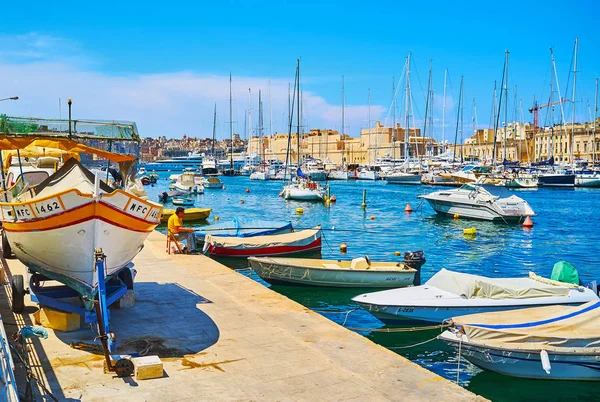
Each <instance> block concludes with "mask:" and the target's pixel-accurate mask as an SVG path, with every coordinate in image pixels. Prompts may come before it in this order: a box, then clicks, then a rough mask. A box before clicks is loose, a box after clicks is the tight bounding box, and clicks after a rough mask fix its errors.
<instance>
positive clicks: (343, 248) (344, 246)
mask: <svg viewBox="0 0 600 402" xmlns="http://www.w3.org/2000/svg"><path fill="white" fill-rule="evenodd" d="M347 250H348V246H347V245H346V243H342V244H340V251H341V252H342V253H345V252H346V251H347Z"/></svg>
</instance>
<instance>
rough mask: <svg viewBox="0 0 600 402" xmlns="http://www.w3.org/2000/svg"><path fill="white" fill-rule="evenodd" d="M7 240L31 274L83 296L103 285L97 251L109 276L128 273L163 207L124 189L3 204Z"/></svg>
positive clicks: (69, 193) (74, 191)
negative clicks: (100, 254) (53, 281)
mask: <svg viewBox="0 0 600 402" xmlns="http://www.w3.org/2000/svg"><path fill="white" fill-rule="evenodd" d="M0 212H1V215H2V225H3V227H4V230H5V233H6V236H7V240H8V242H9V243H10V246H11V248H12V250H13V252H14V253H15V255H16V256H17V258H18V259H19V260H21V262H23V263H24V264H25V265H26V266H27V267H28V268H30V270H31V271H34V272H38V273H40V274H42V275H44V276H46V277H48V278H50V279H54V280H58V281H60V282H62V283H64V284H66V285H67V286H69V287H71V288H73V289H75V290H76V291H77V292H79V293H80V294H81V295H82V296H87V297H93V295H94V292H95V289H96V287H97V285H98V275H97V272H96V270H95V269H94V267H95V264H94V250H96V249H98V248H100V249H102V250H103V252H104V254H106V264H105V267H106V275H107V277H110V276H112V275H115V274H116V273H118V272H119V271H120V270H121V269H123V268H124V267H125V266H126V265H127V264H129V263H130V262H131V260H132V259H133V258H134V257H135V256H136V255H137V254H138V253H139V251H140V250H141V249H142V247H143V244H144V241H145V240H146V238H147V237H148V235H149V234H150V232H151V231H152V230H153V229H154V228H155V227H156V225H158V223H159V222H160V215H161V213H162V205H159V204H155V203H152V202H150V201H146V200H143V199H141V198H138V197H136V196H134V195H132V194H129V193H127V192H125V191H122V190H114V191H113V192H111V193H102V194H99V195H98V196H95V195H94V194H86V193H85V192H81V191H79V190H77V189H70V190H67V191H64V192H61V193H56V194H52V195H51V196H48V197H42V198H39V199H36V198H33V199H31V200H29V201H26V202H11V203H0Z"/></svg>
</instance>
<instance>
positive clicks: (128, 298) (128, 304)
mask: <svg viewBox="0 0 600 402" xmlns="http://www.w3.org/2000/svg"><path fill="white" fill-rule="evenodd" d="M133 306H135V292H134V291H133V289H129V290H128V291H127V293H125V294H124V295H123V297H121V298H120V299H119V308H132V307H133Z"/></svg>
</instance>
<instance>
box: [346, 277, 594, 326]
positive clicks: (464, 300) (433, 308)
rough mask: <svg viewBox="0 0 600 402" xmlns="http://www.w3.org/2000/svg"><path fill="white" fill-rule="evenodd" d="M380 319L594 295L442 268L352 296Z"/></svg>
mask: <svg viewBox="0 0 600 402" xmlns="http://www.w3.org/2000/svg"><path fill="white" fill-rule="evenodd" d="M352 300H353V301H355V302H356V303H358V304H359V305H360V306H361V307H362V308H364V309H365V310H367V311H369V312H370V313H371V314H373V315H374V316H375V317H377V318H378V319H379V320H381V321H383V322H385V323H390V324H393V323H400V324H401V323H405V322H407V321H423V322H433V323H436V324H440V323H442V322H443V321H444V320H446V319H449V318H452V317H456V316H459V315H465V314H475V313H484V312H490V311H503V310H515V309H522V308H528V307H539V306H547V305H555V304H561V305H580V304H583V303H587V302H589V301H593V300H596V301H598V300H599V299H598V295H597V294H596V292H595V291H594V290H592V289H589V288H586V287H583V286H577V285H571V284H568V283H562V282H556V281H550V280H548V279H544V278H540V277H538V276H536V275H535V274H533V275H532V274H530V277H529V278H488V277H485V276H479V275H472V274H465V273H460V272H454V271H449V270H446V269H442V270H441V271H439V272H438V273H436V274H435V275H433V276H432V277H431V279H429V280H428V281H427V282H426V283H425V284H424V285H420V286H414V287H409V288H404V289H393V290H384V291H381V292H374V293H365V294H362V295H359V296H356V297H354V298H353V299H352Z"/></svg>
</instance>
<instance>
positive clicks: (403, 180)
mask: <svg viewBox="0 0 600 402" xmlns="http://www.w3.org/2000/svg"><path fill="white" fill-rule="evenodd" d="M385 180H386V181H387V182H388V183H390V184H412V185H420V184H421V175H420V174H418V173H411V172H403V171H398V170H397V171H393V172H391V173H389V174H387V175H386V176H385Z"/></svg>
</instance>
